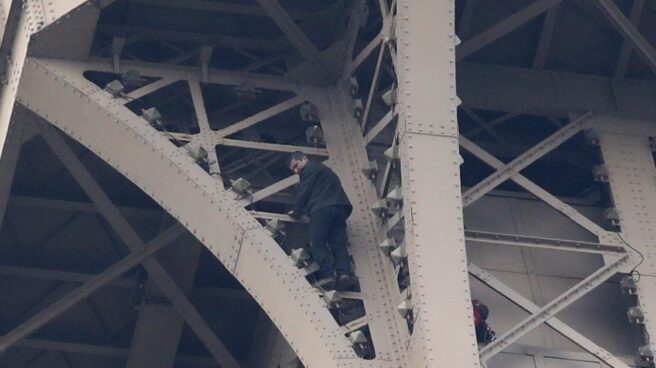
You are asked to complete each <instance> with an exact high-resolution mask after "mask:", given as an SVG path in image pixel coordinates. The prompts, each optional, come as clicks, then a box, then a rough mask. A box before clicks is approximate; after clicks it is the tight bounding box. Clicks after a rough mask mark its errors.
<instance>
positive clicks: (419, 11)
mask: <svg viewBox="0 0 656 368" xmlns="http://www.w3.org/2000/svg"><path fill="white" fill-rule="evenodd" d="M454 13H455V12H454V2H453V1H450V0H437V1H431V2H401V3H399V5H398V7H397V16H396V26H397V28H396V34H397V37H398V39H397V46H398V49H397V50H398V56H397V60H396V63H397V64H396V72H397V77H398V80H399V86H398V87H399V90H398V104H397V108H398V110H399V122H398V124H397V130H398V132H399V153H400V156H401V172H402V178H403V192H404V195H405V198H404V206H403V212H404V217H405V244H406V247H407V250H408V263H409V267H410V277H411V286H410V289H411V290H410V292H411V294H412V303H413V306H414V316H415V317H414V318H415V324H414V330H413V333H412V337H411V338H410V341H409V346H408V355H409V358H410V366H411V367H436V366H439V365H440V364H443V362H445V361H447V362H449V364H450V365H451V366H453V367H468V368H470V367H478V366H479V362H478V349H477V346H476V341H475V336H474V331H473V319H472V315H471V308H470V306H471V304H470V303H471V301H470V295H469V278H468V275H467V262H466V255H465V239H464V234H463V224H462V198H461V193H460V177H459V169H460V162H459V154H458V126H457V121H456V109H457V106H458V103H459V100H458V97H457V96H456V90H455V84H456V81H455V50H454V45H455V30H454ZM427 64H430V65H431V67H430V68H429V69H430V72H428V70H429V69H427ZM438 259H439V260H440V262H439V267H436V266H437V264H436V260H438ZM445 296H448V297H445ZM438 306H439V307H438ZM436 308H438V309H439V313H435V310H436Z"/></svg>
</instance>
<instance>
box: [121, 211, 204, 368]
mask: <svg viewBox="0 0 656 368" xmlns="http://www.w3.org/2000/svg"><path fill="white" fill-rule="evenodd" d="M165 217H168V216H165ZM200 253H201V245H200V244H199V243H198V241H196V239H195V238H193V236H191V235H189V236H185V237H181V238H180V239H179V241H177V242H176V244H172V245H171V246H170V247H168V248H167V249H165V250H163V251H162V252H160V254H159V255H158V257H157V258H158V260H159V261H160V263H162V264H165V265H166V266H167V267H166V270H167V272H168V273H169V274H170V275H171V277H173V278H174V279H175V280H176V281H177V284H178V286H179V287H180V289H181V290H182V291H183V292H184V293H185V294H186V295H187V296H189V294H191V291H192V289H193V283H194V278H195V276H196V268H197V267H198V260H199V258H200ZM159 300H166V295H165V294H163V293H162V292H161V291H160V290H159V288H158V287H157V282H156V281H154V280H152V279H148V281H147V282H146V285H145V290H144V298H143V300H142V301H141V304H140V305H139V314H138V316H137V322H136V326H135V329H134V332H133V336H132V346H131V348H130V354H128V357H127V363H126V365H125V367H126V368H141V367H158V368H172V367H173V366H174V363H175V357H176V355H177V352H178V344H179V342H180V336H181V334H182V328H183V327H184V319H183V318H182V316H181V315H180V314H178V313H177V311H176V310H175V308H173V306H171V305H169V304H168V303H161V302H158V301H159Z"/></svg>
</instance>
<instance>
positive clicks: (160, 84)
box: [125, 78, 198, 103]
mask: <svg viewBox="0 0 656 368" xmlns="http://www.w3.org/2000/svg"><path fill="white" fill-rule="evenodd" d="M175 82H177V79H174V78H161V79H159V80H157V81H155V82H153V83H149V84H147V85H145V86H143V87H141V88H138V89H135V90H134V91H132V92H130V93H128V94H127V97H128V98H127V99H126V100H125V103H128V102H130V101H132V100H137V99H140V98H141V97H144V96H146V95H149V94H151V93H153V92H155V91H158V90H160V89H162V88H165V87H168V86H170V85H171V84H173V83H175ZM196 83H198V82H196Z"/></svg>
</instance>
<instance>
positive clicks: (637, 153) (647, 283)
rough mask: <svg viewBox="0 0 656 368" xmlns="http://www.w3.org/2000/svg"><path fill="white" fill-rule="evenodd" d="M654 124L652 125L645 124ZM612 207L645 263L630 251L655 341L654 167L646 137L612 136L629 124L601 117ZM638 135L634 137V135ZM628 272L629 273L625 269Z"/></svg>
mask: <svg viewBox="0 0 656 368" xmlns="http://www.w3.org/2000/svg"><path fill="white" fill-rule="evenodd" d="M645 123H646V124H653V122H649V123H647V122H645ZM595 125H596V126H597V128H598V130H599V142H600V144H601V150H602V153H603V158H604V162H605V164H606V167H607V168H608V174H609V183H610V188H611V192H612V198H613V203H614V206H615V208H616V209H617V212H618V213H619V216H620V226H621V229H622V233H621V234H622V237H623V238H624V239H625V240H626V241H627V242H628V243H629V244H630V245H631V246H632V247H633V248H635V249H636V250H637V251H639V252H640V253H642V254H643V255H644V257H645V258H644V260H643V261H642V263H640V262H641V259H642V257H640V255H639V254H637V253H636V252H633V254H632V255H631V259H630V262H629V265H630V266H631V267H635V266H636V265H638V264H639V266H638V268H637V270H638V272H640V274H641V277H640V281H639V282H638V302H639V305H640V307H641V308H642V310H643V312H644V314H645V329H646V331H647V333H648V334H649V336H651V340H652V343H651V347H652V349H654V348H655V347H656V344H654V341H653V339H654V338H656V226H655V224H654V218H656V166H654V158H653V154H652V151H651V148H650V140H649V137H647V136H644V135H640V133H639V132H636V131H633V130H628V131H627V132H626V133H612V132H611V129H612V127H613V126H626V125H628V121H627V119H620V118H609V117H600V118H597V119H596V121H595ZM636 133H637V134H636ZM627 271H628V270H627Z"/></svg>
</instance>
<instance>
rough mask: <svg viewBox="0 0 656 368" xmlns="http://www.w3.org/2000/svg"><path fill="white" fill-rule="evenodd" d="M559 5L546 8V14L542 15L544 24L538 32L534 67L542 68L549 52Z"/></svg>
mask: <svg viewBox="0 0 656 368" xmlns="http://www.w3.org/2000/svg"><path fill="white" fill-rule="evenodd" d="M559 7H560V5H556V6H554V7H553V8H551V9H549V10H547V14H546V15H545V17H544V25H543V26H542V32H540V41H538V49H537V51H536V53H535V59H533V68H535V69H542V68H544V64H545V63H546V61H547V54H548V53H549V46H551V38H552V36H553V30H554V27H555V26H556V16H557V15H558V8H559Z"/></svg>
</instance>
